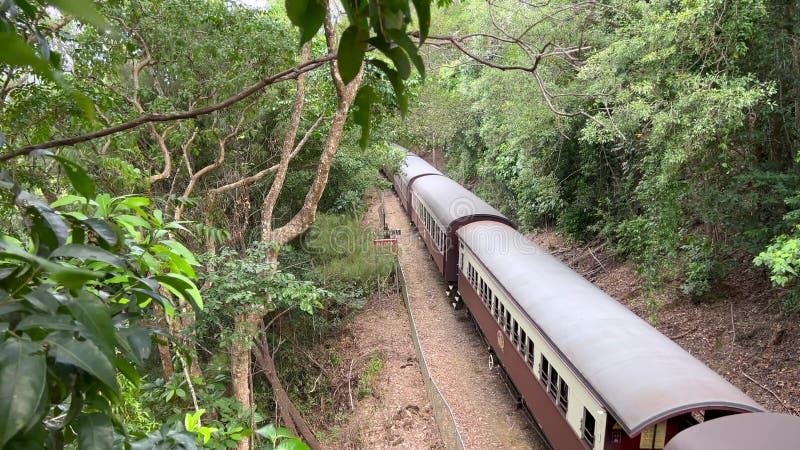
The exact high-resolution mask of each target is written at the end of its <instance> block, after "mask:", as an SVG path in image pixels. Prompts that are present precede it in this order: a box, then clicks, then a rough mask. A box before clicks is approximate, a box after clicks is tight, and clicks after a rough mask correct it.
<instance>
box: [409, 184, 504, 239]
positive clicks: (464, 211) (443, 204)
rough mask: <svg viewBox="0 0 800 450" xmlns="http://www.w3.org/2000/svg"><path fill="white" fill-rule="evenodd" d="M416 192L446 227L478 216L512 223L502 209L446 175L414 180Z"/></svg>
mask: <svg viewBox="0 0 800 450" xmlns="http://www.w3.org/2000/svg"><path fill="white" fill-rule="evenodd" d="M414 192H415V193H416V195H418V196H420V197H421V198H422V199H423V200H424V201H425V203H426V204H427V205H428V207H429V208H430V209H431V211H430V212H431V214H433V215H434V217H436V219H437V220H438V221H439V223H440V224H441V225H443V226H444V227H445V228H448V227H449V226H450V225H451V224H452V223H453V222H454V221H456V220H458V219H462V218H466V217H476V216H477V217H485V218H487V219H488V218H496V219H499V220H502V221H505V222H508V223H510V222H509V220H508V218H506V217H505V216H504V215H502V214H500V211H498V210H496V209H494V208H493V207H491V206H490V205H489V204H488V203H486V202H485V201H483V200H481V199H480V198H479V197H478V196H477V195H475V194H473V193H472V192H470V191H469V190H467V189H466V188H465V187H464V186H461V185H460V184H458V183H456V182H455V181H453V180H451V179H450V178H447V177H445V176H441V177H424V178H420V179H418V180H417V181H415V182H414Z"/></svg>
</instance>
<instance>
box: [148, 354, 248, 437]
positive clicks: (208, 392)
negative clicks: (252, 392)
mask: <svg viewBox="0 0 800 450" xmlns="http://www.w3.org/2000/svg"><path fill="white" fill-rule="evenodd" d="M206 372H207V377H206V379H197V378H195V379H194V380H193V383H194V388H195V392H196V394H197V401H198V403H199V404H200V405H201V406H202V407H201V409H199V410H197V411H194V412H192V413H186V412H185V411H187V410H188V409H191V408H193V406H192V402H191V399H190V394H189V386H188V384H187V383H186V379H185V378H183V377H182V376H180V375H176V376H173V377H172V379H170V380H166V381H165V380H163V379H161V378H159V379H156V380H154V381H153V382H150V383H145V384H143V385H142V397H141V401H142V404H143V405H145V406H146V407H147V408H148V409H150V410H152V411H153V412H154V413H155V414H156V415H158V416H159V417H162V418H163V420H164V422H165V423H166V424H167V425H168V426H169V427H170V429H172V430H186V431H188V432H190V433H194V434H195V435H196V440H197V444H198V445H201V446H202V447H203V448H209V449H219V450H223V449H228V448H236V446H237V445H238V443H239V441H241V440H242V439H243V438H244V437H246V436H250V435H252V433H253V430H252V429H250V426H249V424H250V414H248V413H246V412H245V411H243V410H242V406H241V403H239V402H238V401H236V400H235V399H234V398H232V397H230V396H229V395H228V394H227V392H226V390H227V384H228V382H229V381H230V378H229V377H228V376H227V375H225V374H223V373H215V370H213V368H209V369H208V370H207V371H206ZM201 411H202V412H201ZM201 418H202V420H201ZM253 420H254V421H255V422H256V423H258V422H262V421H263V420H264V419H263V417H262V416H261V414H259V413H258V412H255V413H254V415H253Z"/></svg>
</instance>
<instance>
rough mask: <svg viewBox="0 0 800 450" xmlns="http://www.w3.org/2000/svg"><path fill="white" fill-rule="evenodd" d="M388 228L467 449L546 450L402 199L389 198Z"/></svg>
mask: <svg viewBox="0 0 800 450" xmlns="http://www.w3.org/2000/svg"><path fill="white" fill-rule="evenodd" d="M385 210H386V221H387V225H388V226H389V227H390V228H392V229H397V230H400V236H398V242H399V250H400V251H399V261H400V265H401V266H402V267H403V270H404V272H405V274H406V279H407V289H408V295H409V297H410V300H411V301H409V307H410V308H411V310H412V313H413V315H414V317H415V319H416V326H417V332H418V335H419V339H420V346H421V347H422V348H423V351H424V353H425V355H426V357H427V360H428V364H429V370H430V373H431V377H432V378H433V379H434V380H435V382H436V383H437V385H438V386H439V389H440V391H441V392H442V394H443V396H444V397H445V399H446V400H447V402H448V403H449V405H450V407H451V409H452V411H453V416H454V418H455V421H456V423H457V425H458V428H459V429H460V431H461V435H462V437H463V440H464V446H465V448H468V449H483V448H503V449H536V450H538V449H546V448H548V447H547V445H546V444H545V443H544V441H543V440H542V439H541V438H540V437H539V436H538V435H537V433H536V432H535V431H534V428H533V427H532V426H531V423H530V422H529V421H528V419H527V417H526V415H525V413H524V409H522V408H519V407H518V405H517V402H516V399H515V398H514V397H513V396H512V395H511V394H510V393H509V391H508V389H507V388H506V386H505V382H504V379H503V377H502V373H501V370H500V369H499V368H498V367H497V366H490V363H489V356H488V355H487V353H486V346H485V344H484V343H483V341H482V340H481V337H480V334H479V333H478V332H477V331H476V330H475V328H474V327H473V325H472V322H471V320H470V318H469V316H468V314H467V312H466V311H464V310H460V311H455V312H454V311H453V309H452V307H451V306H450V302H449V300H448V298H447V296H446V294H445V291H446V288H447V286H446V285H445V284H444V282H443V281H442V280H441V279H440V278H439V276H438V274H437V272H436V268H435V266H434V264H433V261H431V259H430V256H429V254H428V252H427V251H426V250H425V246H424V243H423V242H422V240H421V239H420V237H419V235H418V234H417V233H416V231H415V230H413V229H412V227H411V223H410V222H409V220H408V216H406V215H405V213H404V212H403V210H402V208H401V206H400V204H399V201H398V199H397V197H396V196H395V195H393V194H389V195H386V196H385Z"/></svg>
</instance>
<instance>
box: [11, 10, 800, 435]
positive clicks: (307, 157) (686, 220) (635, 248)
mask: <svg viewBox="0 0 800 450" xmlns="http://www.w3.org/2000/svg"><path fill="white" fill-rule="evenodd" d="M799 16H800V5H799V4H798V3H797V2H796V1H794V0H782V1H779V0H774V1H773V0H746V1H739V2H731V1H727V0H694V1H689V0H685V1H665V0H664V1H662V0H656V1H651V2H640V1H633V0H608V1H562V0H558V1H544V2H529V1H525V0H522V1H518V0H514V1H512V0H490V1H479V0H470V1H464V2H448V1H441V0H439V1H436V2H432V1H431V0H413V1H408V0H396V1H389V2H381V1H376V0H369V1H366V0H364V1H362V0H345V1H342V2H332V3H330V4H328V3H327V2H323V1H319V0H303V1H300V0H287V1H286V2H285V3H284V2H274V1H270V0H264V1H260V2H255V1H247V2H243V1H242V2H240V1H233V0H199V1H198V0H195V1H188V0H168V1H158V0H138V1H129V0H103V1H96V2H92V1H90V0H79V1H78V0H76V1H65V0H49V1H39V0H0V236H2V240H0V379H2V380H9V379H15V380H19V382H18V383H15V384H12V383H6V382H4V383H2V386H0V448H40V447H47V448H56V449H61V448H112V447H113V448H186V449H189V448H198V447H207V448H219V449H224V448H239V449H248V448H306V447H305V446H309V447H311V448H322V447H323V446H324V445H325V436H324V435H325V433H324V431H325V430H331V429H334V428H335V425H336V424H337V423H339V422H341V420H342V417H343V416H344V415H346V414H347V411H348V407H347V405H346V401H345V399H344V397H342V395H343V394H342V391H341V390H340V389H339V388H338V386H337V385H336V383H337V380H335V379H333V377H331V376H330V375H331V374H330V370H329V368H330V367H338V366H340V365H341V361H340V358H339V356H338V355H337V354H336V352H335V351H334V350H332V349H330V348H328V347H327V346H326V345H325V342H326V339H328V338H329V337H330V336H332V335H336V333H337V332H338V331H339V330H340V329H341V327H342V325H343V324H344V323H346V322H347V321H348V320H349V319H350V318H351V317H352V316H353V314H354V313H355V312H357V311H358V310H359V309H360V308H362V307H363V305H364V304H365V302H366V301H367V299H368V298H369V297H370V296H371V295H372V293H373V292H375V291H376V290H377V289H379V288H380V287H381V286H382V285H383V284H384V283H386V282H387V280H388V279H389V276H390V274H391V271H392V268H393V264H394V259H393V256H392V255H390V254H387V253H385V252H383V251H381V250H379V249H376V248H374V247H373V246H372V239H373V238H374V237H375V236H374V233H373V232H372V231H370V230H369V229H367V228H366V227H365V226H364V225H363V224H362V220H361V217H362V215H363V213H364V212H365V211H366V210H367V208H368V206H369V202H370V198H371V197H370V195H369V192H370V191H371V190H372V189H374V188H379V189H382V188H386V187H388V184H387V183H386V181H385V180H384V179H383V178H382V176H381V175H380V173H379V170H380V169H381V168H382V167H386V166H388V167H394V166H396V165H397V164H398V162H399V160H400V158H401V155H400V154H398V151H397V150H396V149H394V148H393V147H392V146H391V145H389V144H390V143H392V142H397V143H400V144H403V145H405V146H407V147H409V148H412V149H414V150H415V151H418V152H419V153H420V154H424V155H426V156H427V157H428V159H429V160H430V161H432V162H433V163H434V164H436V165H437V166H439V167H440V168H442V169H443V170H445V171H446V172H447V173H448V174H449V175H450V176H452V177H453V178H455V179H457V180H458V181H460V182H462V183H464V184H465V185H467V186H469V187H470V188H472V189H474V190H475V191H476V192H477V193H479V195H480V196H482V197H483V198H485V199H486V200H487V201H489V202H490V203H492V204H493V205H495V206H497V207H498V208H500V209H501V210H502V211H503V212H504V213H505V214H507V215H509V217H512V218H513V220H514V221H515V222H517V223H519V224H520V226H521V227H522V228H526V229H534V228H540V227H555V228H556V229H558V230H559V231H560V232H562V233H563V234H564V235H566V236H569V237H570V238H571V239H574V240H575V241H579V242H588V241H595V240H601V241H603V242H608V243H609V245H610V246H611V247H613V249H614V251H615V252H616V253H617V254H619V255H620V256H621V257H624V258H627V259H628V260H630V261H632V262H633V263H635V264H636V266H637V268H638V269H639V271H640V272H641V273H642V274H643V275H644V277H645V279H646V280H647V282H648V286H647V289H648V291H649V292H651V293H652V294H653V298H654V299H655V294H657V293H658V292H660V291H661V290H663V289H665V287H666V286H678V287H679V290H680V292H681V293H682V295H684V296H686V297H687V298H689V299H691V300H693V301H697V302H703V301H709V302H710V301H714V300H715V299H716V298H718V297H719V296H720V295H723V294H722V293H721V292H722V291H720V290H719V289H717V287H718V286H720V285H721V284H722V283H724V282H726V281H727V282H731V281H730V280H735V279H736V278H737V277H738V276H739V275H740V274H741V273H743V272H747V273H751V274H755V275H754V276H750V277H747V279H748V280H753V279H757V280H761V281H763V282H764V284H766V283H771V284H772V285H773V287H772V289H773V290H774V295H772V296H771V298H772V299H773V301H772V303H771V304H770V305H769V307H772V308H775V309H776V310H777V311H780V312H781V313H782V314H787V315H791V314H795V313H796V312H797V310H798V309H800V288H798V282H797V270H800V173H799V172H798V168H799V167H800V166H798V163H800V155H798V149H799V147H800V20H798V17H799ZM734 282H735V281H734ZM753 288H754V289H756V288H757V286H754V287H753ZM651 307H652V317H653V319H654V320H657V317H658V304H657V302H656V301H655V300H653V302H652V305H651ZM379 363H380V362H379V361H378V362H376V363H374V364H372V366H373V367H379V366H380V364H379ZM350 369H351V370H352V365H351V367H350ZM337 370H338V369H337ZM368 378H369V377H365V378H363V379H368ZM348 380H349V378H348ZM364 388H365V389H368V387H364ZM352 402H353V400H352V397H351V398H350V403H351V405H352ZM297 436H299V438H298V437H297ZM320 439H321V440H322V442H320Z"/></svg>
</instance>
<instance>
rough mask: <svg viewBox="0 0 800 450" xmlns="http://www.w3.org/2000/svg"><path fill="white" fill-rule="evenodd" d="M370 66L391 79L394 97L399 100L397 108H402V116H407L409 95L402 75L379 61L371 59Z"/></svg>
mask: <svg viewBox="0 0 800 450" xmlns="http://www.w3.org/2000/svg"><path fill="white" fill-rule="evenodd" d="M370 64H372V65H374V66H375V67H377V68H378V69H380V70H381V71H382V72H383V73H384V74H385V75H386V77H387V78H388V79H389V82H390V83H392V88H393V89H394V96H395V98H396V99H397V106H398V107H399V108H400V114H402V115H403V116H405V115H406V114H407V113H408V95H407V94H406V86H405V84H403V80H402V78H401V77H400V74H398V73H397V71H396V70H394V69H392V68H391V67H389V65H388V64H386V62H384V61H381V60H379V59H371V60H370Z"/></svg>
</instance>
